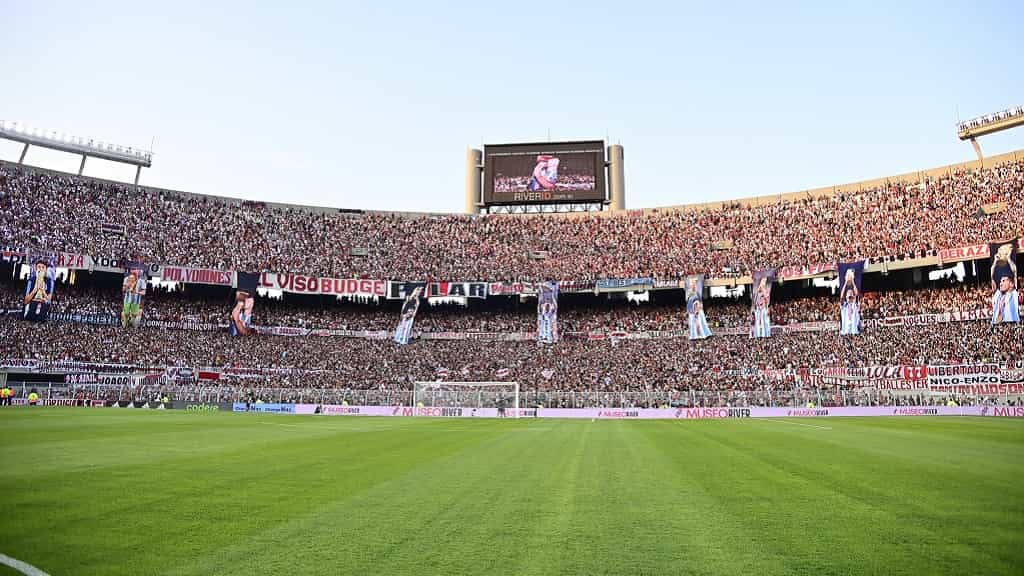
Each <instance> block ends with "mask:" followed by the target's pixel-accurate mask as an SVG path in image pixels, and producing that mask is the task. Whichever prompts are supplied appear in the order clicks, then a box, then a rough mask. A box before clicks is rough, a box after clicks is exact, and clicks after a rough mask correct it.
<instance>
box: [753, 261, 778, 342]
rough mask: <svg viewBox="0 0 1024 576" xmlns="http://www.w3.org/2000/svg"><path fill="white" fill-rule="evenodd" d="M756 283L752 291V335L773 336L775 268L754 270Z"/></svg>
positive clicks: (756, 336) (754, 336)
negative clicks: (772, 310)
mask: <svg viewBox="0 0 1024 576" xmlns="http://www.w3.org/2000/svg"><path fill="white" fill-rule="evenodd" d="M753 278H754V283H753V285H752V287H751V292H750V320H751V324H750V337H751V338H771V336H772V317H771V313H770V309H771V303H772V284H774V283H775V270H774V269H772V270H759V271H757V272H754V275H753Z"/></svg>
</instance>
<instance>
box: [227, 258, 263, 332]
mask: <svg viewBox="0 0 1024 576" xmlns="http://www.w3.org/2000/svg"><path fill="white" fill-rule="evenodd" d="M259 281H260V275H259V274H257V273H253V272H239V273H238V274H237V281H236V287H235V304H234V306H233V307H232V308H231V317H230V318H229V319H228V332H230V333H231V335H232V336H245V335H247V334H252V333H253V329H252V313H253V309H254V308H255V307H256V287H257V286H258V285H259Z"/></svg>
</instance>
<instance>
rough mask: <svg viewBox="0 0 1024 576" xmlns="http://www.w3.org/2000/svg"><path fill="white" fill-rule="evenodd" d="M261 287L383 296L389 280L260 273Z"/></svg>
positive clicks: (332, 294) (345, 294) (331, 294)
mask: <svg viewBox="0 0 1024 576" xmlns="http://www.w3.org/2000/svg"><path fill="white" fill-rule="evenodd" d="M260 287H261V288H267V289H270V290H280V291H282V292H291V293H294V294H324V295H328V296H362V297H367V298H372V297H379V298H383V297H384V296H385V295H386V294H387V282H385V281H384V280H369V279H362V278H352V279H339V278H320V277H317V276H306V275H305V274H277V273H275V272H264V273H262V274H260Z"/></svg>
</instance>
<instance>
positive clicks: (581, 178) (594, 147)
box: [484, 140, 606, 205]
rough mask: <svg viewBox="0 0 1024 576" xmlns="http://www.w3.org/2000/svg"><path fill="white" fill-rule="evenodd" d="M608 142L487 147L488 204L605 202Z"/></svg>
mask: <svg viewBox="0 0 1024 576" xmlns="http://www.w3.org/2000/svg"><path fill="white" fill-rule="evenodd" d="M605 197H606V193H605V183H604V142H602V141H600V140H596V141H592V142H561V143H539V144H502V145H488V146H484V204H489V205H490V204H545V203H571V202H601V201H603V200H604V199H605Z"/></svg>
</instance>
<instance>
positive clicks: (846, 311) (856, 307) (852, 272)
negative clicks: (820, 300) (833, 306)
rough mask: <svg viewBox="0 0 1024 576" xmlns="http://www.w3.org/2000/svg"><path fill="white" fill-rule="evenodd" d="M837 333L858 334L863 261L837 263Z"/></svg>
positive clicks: (845, 334)
mask: <svg viewBox="0 0 1024 576" xmlns="http://www.w3.org/2000/svg"><path fill="white" fill-rule="evenodd" d="M838 268H839V333H840V334H842V335H844V336H852V335H855V334H860V299H861V296H862V294H863V292H861V279H862V278H863V277H864V261H863V260H861V261H859V262H840V263H839V267H838Z"/></svg>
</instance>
